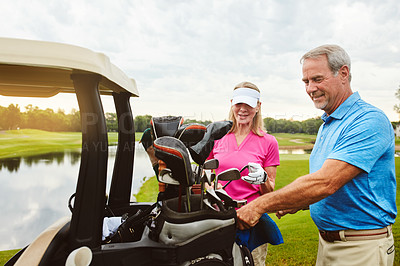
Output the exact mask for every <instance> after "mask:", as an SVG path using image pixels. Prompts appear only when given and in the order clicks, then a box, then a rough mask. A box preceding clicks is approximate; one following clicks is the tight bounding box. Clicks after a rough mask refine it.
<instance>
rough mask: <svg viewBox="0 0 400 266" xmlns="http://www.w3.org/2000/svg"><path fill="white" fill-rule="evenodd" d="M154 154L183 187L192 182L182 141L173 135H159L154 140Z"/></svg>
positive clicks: (192, 178) (188, 161) (192, 176)
mask: <svg viewBox="0 0 400 266" xmlns="http://www.w3.org/2000/svg"><path fill="white" fill-rule="evenodd" d="M153 146H154V151H155V155H156V157H157V158H158V159H159V160H162V161H164V162H165V163H166V165H167V168H169V169H171V172H172V178H173V179H175V180H176V181H178V182H179V184H180V185H182V186H183V187H188V186H191V185H193V184H194V174H193V171H192V166H191V162H190V157H189V153H188V152H187V149H186V147H185V145H184V144H183V142H182V141H180V140H179V139H176V138H174V137H169V136H165V137H160V138H157V139H156V140H155V141H154V144H153Z"/></svg>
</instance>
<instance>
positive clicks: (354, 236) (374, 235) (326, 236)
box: [319, 225, 392, 242]
mask: <svg viewBox="0 0 400 266" xmlns="http://www.w3.org/2000/svg"><path fill="white" fill-rule="evenodd" d="M391 233H392V226H391V225H389V226H386V227H384V228H380V229H371V230H341V231H321V230H320V231H319V234H320V235H321V237H322V239H323V240H325V241H327V242H334V241H359V240H371V239H381V238H385V237H388V236H390V234H391Z"/></svg>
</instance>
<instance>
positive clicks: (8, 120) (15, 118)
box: [4, 104, 22, 129]
mask: <svg viewBox="0 0 400 266" xmlns="http://www.w3.org/2000/svg"><path fill="white" fill-rule="evenodd" d="M4 119H5V123H4V125H5V128H6V129H17V128H18V127H19V126H20V123H21V120H22V119H21V111H20V109H19V106H18V104H16V105H14V104H10V105H9V106H8V108H7V110H6V112H5V118H4Z"/></svg>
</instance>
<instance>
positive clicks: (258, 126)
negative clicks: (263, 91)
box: [228, 81, 264, 137]
mask: <svg viewBox="0 0 400 266" xmlns="http://www.w3.org/2000/svg"><path fill="white" fill-rule="evenodd" d="M238 88H249V89H253V90H256V91H258V92H260V90H259V89H258V88H257V86H256V85H254V84H253V83H251V82H248V81H243V82H241V83H239V84H237V85H236V86H235V88H234V89H233V90H236V89H238ZM257 104H258V103H257ZM229 120H232V122H233V125H232V128H231V130H229V132H228V133H234V132H236V130H237V121H236V118H235V116H234V115H233V111H232V107H231V110H230V111H229ZM263 128H264V123H263V120H262V116H261V105H260V106H259V109H258V112H257V113H256V115H255V116H254V117H253V123H252V124H251V129H250V130H251V131H252V132H253V133H254V134H256V135H257V136H260V137H262V136H264V134H263V133H262V131H261V130H262V129H263Z"/></svg>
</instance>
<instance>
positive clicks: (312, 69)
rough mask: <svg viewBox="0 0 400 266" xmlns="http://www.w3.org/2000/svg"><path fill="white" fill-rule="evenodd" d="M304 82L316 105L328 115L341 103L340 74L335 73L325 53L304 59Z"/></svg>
mask: <svg viewBox="0 0 400 266" xmlns="http://www.w3.org/2000/svg"><path fill="white" fill-rule="evenodd" d="M303 82H304V84H305V86H306V92H307V94H308V95H309V96H310V98H311V100H312V101H313V102H314V105H315V107H316V108H318V109H322V110H324V111H325V112H326V113H327V114H328V115H330V114H331V113H333V111H335V110H336V108H337V107H338V106H339V105H340V104H341V92H342V91H343V90H342V88H343V86H342V83H341V79H340V75H337V76H334V75H333V73H332V71H331V70H330V69H329V67H328V60H327V57H326V56H325V55H322V56H319V57H317V58H309V59H306V60H304V62H303Z"/></svg>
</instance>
